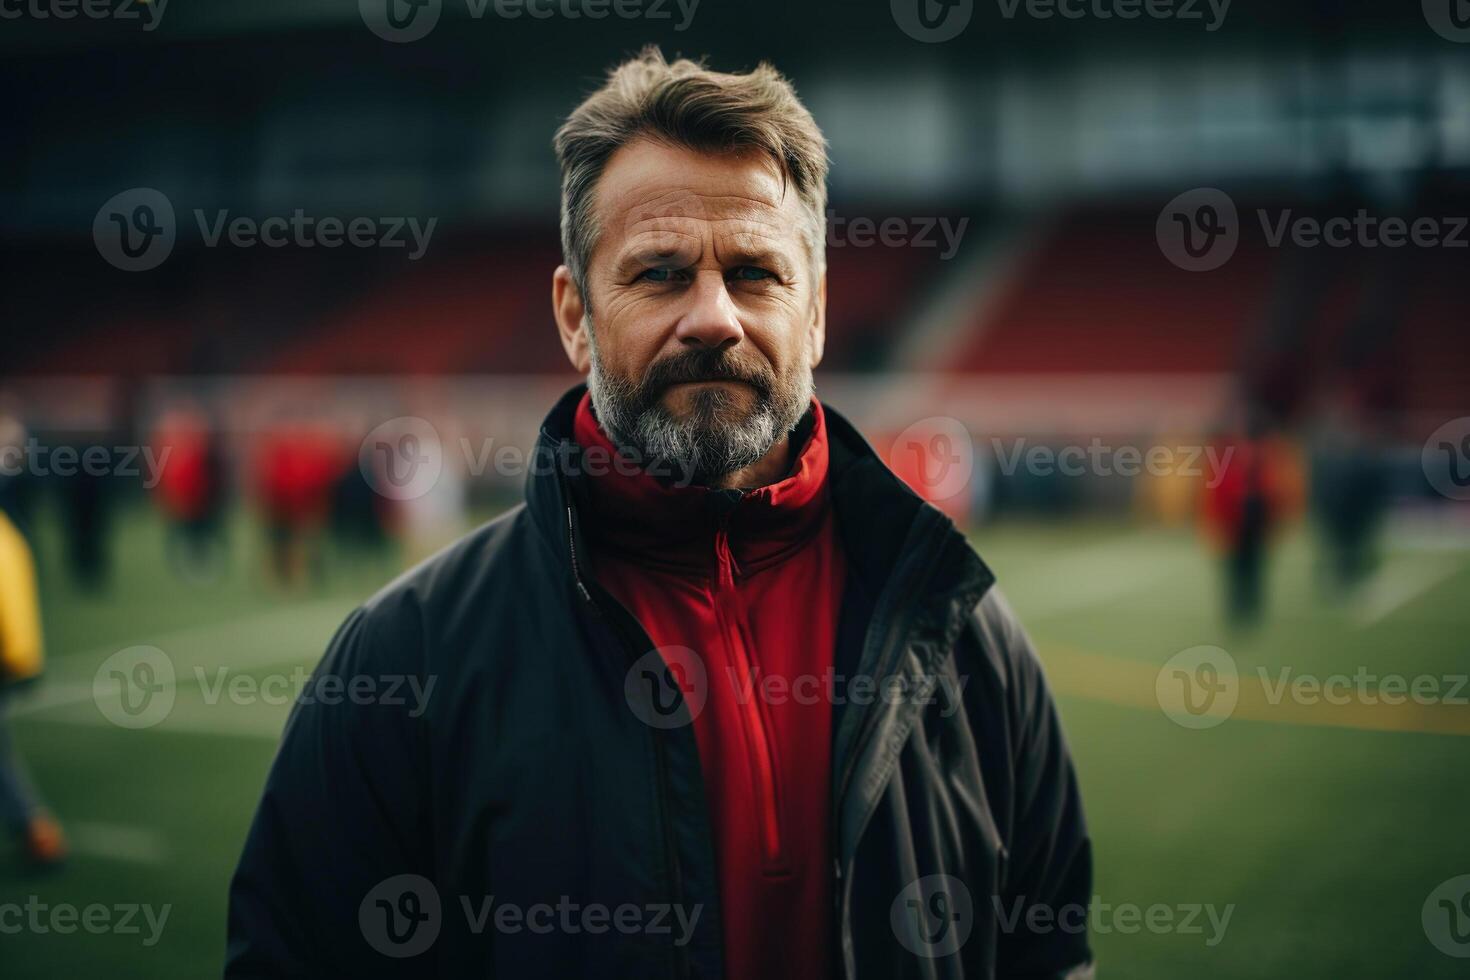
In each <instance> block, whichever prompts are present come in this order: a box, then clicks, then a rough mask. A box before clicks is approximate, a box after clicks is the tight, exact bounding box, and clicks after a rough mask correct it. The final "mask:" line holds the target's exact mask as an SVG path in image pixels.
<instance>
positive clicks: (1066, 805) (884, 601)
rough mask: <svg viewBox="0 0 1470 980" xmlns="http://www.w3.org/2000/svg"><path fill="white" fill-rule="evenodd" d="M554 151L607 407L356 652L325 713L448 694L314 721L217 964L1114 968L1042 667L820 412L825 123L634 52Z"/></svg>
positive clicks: (273, 798)
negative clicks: (343, 693) (356, 698)
mask: <svg viewBox="0 0 1470 980" xmlns="http://www.w3.org/2000/svg"><path fill="white" fill-rule="evenodd" d="M556 149H557V153H558V157H559V160H560V163H561V167H562V181H563V204H562V231H563V256H564V260H565V264H564V265H562V266H560V267H558V268H557V269H556V270H555V271H554V273H553V274H552V302H553V313H554V316H555V320H556V324H557V327H558V331H559V335H560V338H561V341H562V344H563V346H564V348H565V350H566V353H567V355H568V357H569V359H570V360H571V362H572V364H573V365H574V366H575V368H576V369H577V370H578V371H580V372H582V373H584V374H586V376H587V385H586V387H585V389H583V388H582V387H580V386H579V387H578V388H574V389H573V390H571V391H569V392H568V393H567V394H566V395H564V396H563V397H562V399H561V400H560V401H559V402H558V403H557V404H556V405H555V406H554V407H553V408H552V410H551V412H550V413H549V414H548V415H547V417H546V420H545V422H544V423H543V425H542V428H541V432H540V437H539V439H538V442H537V446H536V450H537V451H536V453H535V456H534V457H533V460H534V465H533V466H532V467H531V473H530V477H529V478H528V480H527V483H526V502H525V505H524V506H522V507H517V508H515V509H513V510H512V511H510V512H509V513H507V514H505V515H504V516H502V517H500V518H498V519H497V520H495V521H493V522H491V523H490V524H488V525H486V526H485V527H483V528H481V529H480V530H478V531H476V532H474V533H472V534H471V535H469V536H467V537H466V538H464V539H463V540H461V541H460V542H457V543H456V544H455V545H453V546H451V547H450V548H449V549H447V550H446V551H444V552H442V553H441V554H439V555H437V556H435V557H434V558H432V559H430V560H429V561H427V562H425V563H424V564H423V565H421V566H419V567H418V568H416V569H414V570H412V571H410V572H408V573H407V574H406V575H404V576H403V577H401V578H400V579H399V580H397V581H396V582H394V583H393V584H392V585H390V586H388V587H387V588H386V589H384V590H383V592H381V593H380V594H379V595H378V596H376V597H374V598H373V599H371V600H369V601H368V602H367V603H364V605H363V606H362V607H361V608H359V609H358V610H356V611H354V612H353V613H352V615H351V616H350V617H349V619H348V621H347V622H346V623H344V624H343V626H342V628H341V630H339V631H338V633H337V635H336V636H335V637H334V638H333V640H332V643H331V646H330V648H329V650H328V651H327V654H326V656H325V657H324V658H323V660H322V664H321V666H320V667H319V668H318V672H317V676H316V678H315V680H314V681H313V684H312V685H311V686H310V688H309V690H313V691H314V690H316V689H318V688H324V687H326V686H327V685H328V682H330V685H331V687H332V688H334V689H336V690H338V691H340V690H367V691H369V692H370V691H371V690H372V689H373V688H374V686H375V685H374V679H375V678H382V677H384V676H392V677H397V678H399V679H400V680H401V679H402V678H403V677H405V676H406V677H407V678H408V681H409V683H407V684H400V685H398V686H397V687H396V688H394V690H396V691H399V692H400V694H401V692H402V691H403V690H405V689H407V690H413V689H422V690H423V691H424V692H425V697H424V699H423V700H422V701H421V702H415V701H413V700H412V699H410V700H409V702H408V703H407V704H405V703H404V702H403V700H402V698H401V697H400V699H399V701H397V702H395V703H388V702H382V703H379V702H376V701H372V700H371V699H369V701H368V703H350V702H349V703H338V704H329V703H325V702H324V700H323V699H317V698H313V699H312V700H311V702H310V703H303V704H300V705H298V707H297V708H296V710H295V711H293V713H292V717H291V721H290V722H289V723H288V727H287V730H286V734H285V736H284V738H283V740H282V743H281V747H280V751H279V752H278V754H277V756H276V759H275V762H274V763H273V765H272V770H271V774H270V776H269V778H268V781H267V784H266V788H265V791H264V794H263V795H262V799H261V804H260V809H259V811H258V812H257V815H256V818H255V820H254V822H253V824H252V827H251V831H250V835H249V838H248V840H247V842H246V845H245V851H244V854H243V855H242V857H241V860H240V866H239V869H238V870H237V872H236V874H235V878H234V881H233V883H232V887H231V899H230V928H229V934H230V946H229V949H230V953H229V962H228V965H227V968H226V975H227V976H230V977H240V978H245V977H262V976H352V977H395V978H396V977H427V976H432V977H466V978H468V977H496V978H497V980H508V978H532V977H536V978H540V977H557V978H561V977H596V978H604V977H606V978H623V977H627V978H644V977H669V978H680V980H693V978H696V977H697V978H702V980H781V978H792V980H797V978H800V980H809V978H829V977H834V976H842V977H845V978H847V980H855V978H859V977H861V978H865V980H866V978H869V977H881V978H915V980H918V978H923V980H939V978H949V977H961V976H963V977H969V978H974V980H986V978H997V977H1006V978H1021V977H1026V978H1034V980H1043V978H1046V980H1062V978H1075V980H1080V978H1082V977H1085V976H1091V975H1092V955H1091V951H1090V949H1089V946H1088V941H1087V928H1086V922H1087V919H1088V914H1087V913H1088V908H1089V906H1090V904H1091V902H1092V894H1091V887H1092V884H1091V883H1092V875H1091V872H1092V864H1091V842H1090V838H1089V837H1088V834H1087V829H1086V822H1085V820H1084V817H1083V812H1082V802H1081V795H1080V792H1079V789H1078V783H1077V779H1076V775H1075V772H1074V771H1073V766H1072V761H1071V755H1070V752H1069V750H1068V748H1067V744H1066V740H1065V738H1064V737H1063V735H1062V731H1061V725H1060V721H1059V719H1058V716H1057V711H1056V707H1055V705H1054V703H1053V701H1052V698H1051V695H1050V693H1049V691H1048V688H1047V686H1046V683H1045V681H1044V678H1043V675H1042V671H1041V668H1040V664H1039V662H1038V659H1037V657H1036V654H1035V651H1034V650H1033V649H1032V647H1031V645H1030V643H1029V641H1028V640H1027V639H1026V636H1025V633H1024V631H1023V630H1022V629H1021V628H1020V625H1019V624H1018V623H1017V622H1016V620H1015V617H1014V614H1013V613H1011V611H1010V609H1009V607H1008V606H1007V605H1006V604H1005V601H1004V599H1003V598H1002V597H1001V596H1000V595H999V593H998V592H997V591H996V590H995V589H994V588H992V586H993V584H994V576H993V575H992V574H991V573H990V571H989V569H988V568H987V567H986V566H985V564H984V562H983V561H981V559H980V557H979V556H978V555H976V554H975V553H974V551H973V549H972V548H971V547H970V545H969V543H968V542H967V541H966V540H965V538H964V536H963V535H962V534H961V533H960V532H959V530H958V529H957V528H956V527H955V525H954V522H953V521H952V520H950V519H949V518H948V517H946V516H945V515H944V514H943V513H941V512H940V511H939V510H937V509H936V508H935V507H933V506H931V505H930V504H928V503H926V502H924V501H923V500H922V499H920V498H919V497H918V496H917V495H915V494H914V493H913V492H912V491H911V490H909V489H908V488H907V487H905V486H904V485H903V483H902V482H901V481H900V480H899V479H898V478H897V477H896V476H895V475H894V474H893V473H892V472H891V471H890V470H889V469H888V468H887V467H886V466H885V465H884V463H883V462H882V460H881V458H880V457H879V456H878V455H877V454H876V453H874V451H873V450H872V448H871V447H870V446H868V445H867V443H866V442H865V441H864V440H863V438H862V437H861V436H860V435H859V434H858V433H857V431H856V430H855V429H854V428H853V427H852V425H851V424H850V423H848V422H847V421H846V420H844V419H843V418H842V416H841V415H840V413H838V412H837V411H836V410H835V409H833V408H830V407H829V406H827V405H825V404H823V403H822V402H820V401H818V400H817V399H816V398H815V397H814V393H813V387H814V386H813V375H812V372H813V369H814V368H815V366H816V365H817V363H818V362H819V361H820V359H821V356H822V349H823V342H824V338H825V328H826V318H825V303H826V286H825V282H826V279H825V276H824V260H823V251H822V249H823V243H824V240H825V236H824V223H825V214H826V186H825V179H826V167H827V163H826V153H825V145H824V141H823V139H822V135H821V132H820V131H819V130H818V129H817V127H816V124H815V122H814V121H813V120H812V118H811V115H810V114H809V113H808V112H807V110H806V109H805V107H803V106H802V105H801V103H800V102H799V101H798V100H797V98H796V95H795V92H794V91H793V90H792V88H791V86H790V84H789V83H788V82H787V81H786V80H785V79H784V78H782V77H781V76H780V75H779V74H777V73H776V71H775V70H774V69H773V68H771V67H770V66H769V65H762V66H760V67H758V68H757V69H755V70H754V71H751V72H747V73H744V74H721V73H717V72H713V71H710V70H707V69H705V68H703V67H702V66H700V65H698V64H695V63H694V62H691V61H682V60H681V61H676V62H673V63H672V64H671V63H668V62H666V61H665V60H664V58H663V57H662V55H660V54H659V53H658V52H657V50H650V51H647V52H645V53H644V54H643V55H641V56H639V57H637V58H634V59H633V60H631V61H629V62H627V63H626V64H624V65H622V66H621V67H619V68H618V69H617V70H616V71H614V73H613V74H612V76H611V77H610V78H609V80H608V82H607V84H606V85H605V86H604V87H603V88H602V89H601V90H599V91H598V92H596V93H594V94H593V95H592V96H590V97H589V98H588V99H587V100H586V101H585V102H584V103H583V104H582V105H581V106H580V107H579V108H577V109H576V110H575V111H574V112H573V113H572V114H571V116H570V117H569V119H568V120H567V122H566V124H565V125H564V126H563V127H562V128H561V130H560V131H559V132H558V134H557V137H556ZM430 689H432V692H433V693H432V696H428V694H427V692H428V691H429V690H430ZM645 912H647V915H646V917H645V916H644V913H645ZM640 922H641V925H640Z"/></svg>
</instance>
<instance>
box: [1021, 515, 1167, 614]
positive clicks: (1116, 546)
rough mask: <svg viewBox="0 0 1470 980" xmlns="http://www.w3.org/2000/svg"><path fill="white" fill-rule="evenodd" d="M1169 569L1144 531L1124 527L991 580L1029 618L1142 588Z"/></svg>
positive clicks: (1071, 609) (1068, 610) (1064, 611)
mask: <svg viewBox="0 0 1470 980" xmlns="http://www.w3.org/2000/svg"><path fill="white" fill-rule="evenodd" d="M1174 574H1175V569H1174V568H1173V567H1172V565H1171V564H1170V559H1169V556H1167V555H1163V554H1161V553H1159V551H1158V549H1155V548H1153V540H1152V539H1151V538H1150V537H1149V535H1148V534H1147V533H1146V532H1143V531H1138V532H1133V531H1127V532H1123V533H1121V534H1118V535H1115V536H1112V537H1109V538H1105V539H1103V540H1102V541H1098V542H1095V543H1093V544H1090V545H1088V546H1086V547H1084V548H1081V549H1079V550H1075V551H1066V552H1063V553H1060V554H1058V555H1057V556H1056V557H1054V558H1049V559H1045V560H1043V561H1041V562H1038V563H1036V564H1031V565H1027V566H1026V567H1025V568H1022V569H1019V570H1017V572H1016V574H1015V575H1012V576H1008V577H1007V576H1002V577H1001V578H1000V579H999V581H998V583H997V584H998V585H999V586H1000V588H1001V589H1002V590H1003V591H1004V592H1005V593H1006V597H1007V598H1008V599H1010V600H1011V601H1012V602H1013V603H1015V605H1016V611H1017V612H1018V613H1019V614H1020V615H1021V617H1022V621H1023V622H1030V621H1034V620H1039V619H1045V618H1049V617H1053V616H1062V615H1067V614H1070V613H1073V612H1076V611H1077V610H1079V609H1086V608H1088V607H1091V606H1096V605H1100V604H1102V603H1105V602H1111V601H1113V600H1115V599H1120V598H1122V597H1123V596H1126V595H1133V594H1135V593H1138V592H1143V591H1145V590H1147V589H1149V588H1151V587H1152V586H1154V585H1156V584H1158V583H1159V582H1161V581H1164V580H1165V579H1168V578H1170V577H1171V576H1172V575H1174ZM1018 597H1020V598H1018Z"/></svg>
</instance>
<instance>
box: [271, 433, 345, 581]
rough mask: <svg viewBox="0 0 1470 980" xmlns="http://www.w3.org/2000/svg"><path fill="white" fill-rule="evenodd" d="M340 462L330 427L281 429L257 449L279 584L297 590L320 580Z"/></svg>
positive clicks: (273, 571)
mask: <svg viewBox="0 0 1470 980" xmlns="http://www.w3.org/2000/svg"><path fill="white" fill-rule="evenodd" d="M342 456H343V454H342V448H341V446H340V445H339V443H338V440H337V439H336V437H335V436H334V434H333V433H332V432H331V431H330V430H329V428H328V427H326V426H323V425H321V424H313V423H311V422H309V421H306V420H304V419H295V420H292V421H289V422H287V423H285V424H282V425H280V426H277V427H276V428H275V429H274V430H273V431H271V432H270V433H268V434H267V435H266V436H265V437H264V439H263V440H262V442H261V444H260V446H258V447H257V451H256V455H255V477H256V489H257V492H258V493H259V497H260V501H259V502H260V508H261V514H262V518H263V520H264V521H265V528H266V535H267V544H268V549H269V551H268V554H269V571H270V574H271V578H272V580H273V581H274V582H275V583H276V584H278V585H282V586H285V587H287V588H293V587H297V586H300V585H302V584H304V583H305V582H307V581H308V580H310V579H315V578H319V577H320V576H321V574H322V571H323V569H322V561H321V559H322V555H321V545H322V541H321V538H322V532H323V529H324V528H325V527H326V525H327V523H328V521H329V519H330V514H331V506H332V489H333V485H334V483H335V482H336V480H337V477H338V474H339V473H341V471H342V470H343V469H344V464H343V462H342Z"/></svg>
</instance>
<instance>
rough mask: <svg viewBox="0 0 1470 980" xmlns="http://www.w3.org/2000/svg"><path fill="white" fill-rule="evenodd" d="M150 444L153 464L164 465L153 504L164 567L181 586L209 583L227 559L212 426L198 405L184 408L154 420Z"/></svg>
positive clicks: (221, 479)
mask: <svg viewBox="0 0 1470 980" xmlns="http://www.w3.org/2000/svg"><path fill="white" fill-rule="evenodd" d="M151 441H152V445H153V450H154V453H155V455H156V456H157V458H158V459H162V460H166V461H167V462H166V463H165V464H164V465H163V467H162V469H161V471H160V472H159V474H158V485H157V487H156V490H155V499H156V500H157V501H158V506H159V508H160V509H161V510H162V511H163V515H164V519H165V520H166V521H167V522H168V539H167V542H166V548H167V551H168V556H169V564H170V565H171V566H172V567H173V569H174V571H176V572H177V573H178V574H179V575H180V577H182V578H184V579H186V580H189V581H208V580H212V579H214V578H216V577H218V575H219V574H220V572H221V570H222V568H223V566H224V564H225V561H226V557H227V556H226V544H227V540H226V537H225V528H224V512H225V503H226V500H225V486H224V484H225V465H224V455H223V453H222V451H221V448H220V445H219V436H218V434H217V430H216V426H214V425H213V424H212V422H211V420H210V418H209V415H208V413H207V412H206V411H205V410H204V408H203V407H202V406H201V405H199V404H197V403H194V402H186V403H183V404H180V405H178V406H176V407H174V408H171V409H170V410H168V411H167V412H165V413H164V414H163V415H162V416H161V417H160V419H159V421H158V425H157V427H156V428H155V430H154V433H153V439H152V440H151ZM165 453H166V454H167V455H165Z"/></svg>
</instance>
